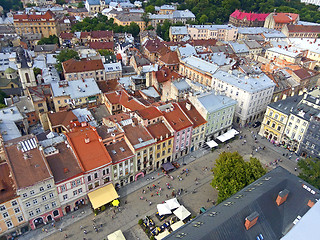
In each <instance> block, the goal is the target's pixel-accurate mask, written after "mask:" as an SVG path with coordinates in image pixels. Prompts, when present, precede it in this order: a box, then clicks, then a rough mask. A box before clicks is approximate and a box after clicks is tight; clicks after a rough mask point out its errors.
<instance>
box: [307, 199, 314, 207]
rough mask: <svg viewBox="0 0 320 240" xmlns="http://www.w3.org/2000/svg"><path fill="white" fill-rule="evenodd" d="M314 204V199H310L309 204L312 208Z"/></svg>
mask: <svg viewBox="0 0 320 240" xmlns="http://www.w3.org/2000/svg"><path fill="white" fill-rule="evenodd" d="M314 204H315V203H314V202H313V201H311V200H309V202H308V206H309V207H310V208H312V207H313V205H314Z"/></svg>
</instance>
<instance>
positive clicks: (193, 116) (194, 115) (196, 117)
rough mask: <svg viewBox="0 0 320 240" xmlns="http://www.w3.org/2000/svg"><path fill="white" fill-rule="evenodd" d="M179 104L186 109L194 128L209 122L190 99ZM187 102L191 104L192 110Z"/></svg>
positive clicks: (185, 111)
mask: <svg viewBox="0 0 320 240" xmlns="http://www.w3.org/2000/svg"><path fill="white" fill-rule="evenodd" d="M178 104H179V106H180V107H181V109H182V110H183V111H184V113H185V114H186V115H187V116H188V118H189V119H190V120H191V121H192V123H193V128H196V127H199V126H201V125H203V124H205V123H207V121H206V120H205V119H204V118H203V117H202V116H201V114H200V113H199V112H198V110H197V109H196V108H195V107H194V106H193V105H192V103H190V102H189V101H188V100H185V101H182V102H179V103H178ZM187 104H189V106H190V110H188V108H187Z"/></svg>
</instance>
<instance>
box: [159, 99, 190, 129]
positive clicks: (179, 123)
mask: <svg viewBox="0 0 320 240" xmlns="http://www.w3.org/2000/svg"><path fill="white" fill-rule="evenodd" d="M172 105H173V110H171V109H169V110H168V111H163V115H164V117H165V118H166V119H167V121H168V122H169V124H170V126H171V127H172V128H173V129H174V130H175V131H180V130H182V129H185V128H187V127H191V126H192V125H193V123H192V122H191V121H190V120H189V118H188V117H187V116H186V115H185V114H184V112H183V111H182V109H181V108H180V106H179V105H178V104H177V103H172Z"/></svg>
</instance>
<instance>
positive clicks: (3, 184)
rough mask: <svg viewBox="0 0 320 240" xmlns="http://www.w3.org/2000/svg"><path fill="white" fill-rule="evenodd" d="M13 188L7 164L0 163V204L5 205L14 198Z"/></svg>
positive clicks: (14, 191)
mask: <svg viewBox="0 0 320 240" xmlns="http://www.w3.org/2000/svg"><path fill="white" fill-rule="evenodd" d="M15 188H16V187H15V184H14V181H13V179H12V174H11V172H10V169H9V166H8V164H7V163H6V162H3V163H0V203H5V202H7V201H9V200H11V199H13V198H15V197H16V189H15Z"/></svg>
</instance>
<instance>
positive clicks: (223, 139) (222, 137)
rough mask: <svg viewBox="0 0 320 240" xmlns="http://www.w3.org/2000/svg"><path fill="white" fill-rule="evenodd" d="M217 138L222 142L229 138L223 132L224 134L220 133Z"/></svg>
mask: <svg viewBox="0 0 320 240" xmlns="http://www.w3.org/2000/svg"><path fill="white" fill-rule="evenodd" d="M217 139H218V140H219V141H220V142H225V141H227V140H228V139H227V138H226V136H225V135H224V134H222V135H220V136H219V137H217Z"/></svg>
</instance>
